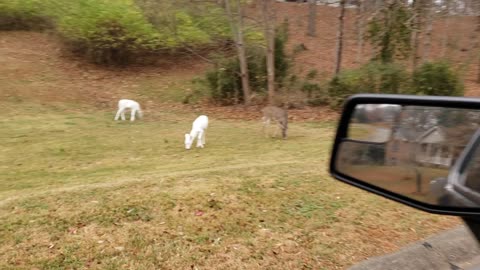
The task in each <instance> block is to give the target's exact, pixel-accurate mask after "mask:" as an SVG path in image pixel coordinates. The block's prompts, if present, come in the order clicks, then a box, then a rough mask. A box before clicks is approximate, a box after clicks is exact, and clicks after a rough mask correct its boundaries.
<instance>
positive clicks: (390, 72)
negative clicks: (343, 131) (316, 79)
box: [328, 62, 411, 107]
mask: <svg viewBox="0 0 480 270" xmlns="http://www.w3.org/2000/svg"><path fill="white" fill-rule="evenodd" d="M410 92H411V91H409V76H408V74H407V72H406V71H405V69H404V68H403V67H401V66H399V65H396V64H392V63H386V64H382V63H377V62H372V63H369V64H367V65H364V66H362V67H360V68H358V69H353V70H346V71H343V72H341V73H340V74H339V75H338V76H336V77H334V78H333V79H332V80H331V81H330V82H329V86H328V95H329V100H330V101H329V103H330V105H331V106H332V107H338V106H340V105H341V104H342V103H343V101H344V100H345V98H347V97H348V96H350V95H353V94H358V93H388V94H406V93H410Z"/></svg>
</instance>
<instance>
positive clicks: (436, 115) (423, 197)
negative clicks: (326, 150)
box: [330, 94, 480, 216]
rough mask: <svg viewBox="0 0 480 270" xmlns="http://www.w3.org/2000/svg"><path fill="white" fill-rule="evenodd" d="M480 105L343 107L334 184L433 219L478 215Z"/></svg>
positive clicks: (370, 103) (353, 103)
mask: <svg viewBox="0 0 480 270" xmlns="http://www.w3.org/2000/svg"><path fill="white" fill-rule="evenodd" d="M479 128H480V100H479V99H470V98H459V97H426V96H403V95H370V94H362V95H355V96H352V97H350V98H349V99H348V100H347V101H346V103H345V106H344V109H343V113H342V116H341V119H340V122H339V125H338V129H337V134H336V137H335V142H334V145H333V150H332V155H331V160H330V173H331V175H332V176H333V177H335V178H336V179H338V180H340V181H343V182H345V183H348V184H351V185H353V186H356V187H359V188H361V189H364V190H367V191H370V192H373V193H375V194H378V195H381V196H384V197H386V198H388V199H391V200H395V201H397V202H400V203H403V204H406V205H409V206H412V207H415V208H417V209H421V210H424V211H427V212H431V213H437V214H449V215H461V216H471V215H480V129H479Z"/></svg>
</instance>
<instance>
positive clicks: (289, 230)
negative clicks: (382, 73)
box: [0, 101, 459, 269]
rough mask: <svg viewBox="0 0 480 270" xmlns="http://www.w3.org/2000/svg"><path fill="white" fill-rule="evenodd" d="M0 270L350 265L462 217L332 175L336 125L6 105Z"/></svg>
mask: <svg viewBox="0 0 480 270" xmlns="http://www.w3.org/2000/svg"><path fill="white" fill-rule="evenodd" d="M1 106H2V108H3V116H2V118H1V119H0V141H1V147H0V239H2V241H0V269H342V268H345V267H348V266H349V265H351V264H353V263H354V262H358V261H360V260H363V259H365V258H366V257H369V256H372V255H380V254H384V253H386V252H389V251H393V250H396V249H398V248H399V247H401V246H403V245H405V244H407V243H410V242H412V241H414V240H418V239H420V238H422V237H425V236H428V235H430V234H432V233H435V232H438V231H441V230H444V229H446V228H449V227H452V226H454V225H455V224H458V223H459V221H458V220H457V219H456V218H450V217H441V216H435V215H429V214H424V213H420V212H418V211H415V210H413V209H410V208H407V207H403V206H400V205H398V204H395V203H392V202H389V201H386V200H385V199H382V198H379V197H376V196H373V195H370V194H368V193H366V192H363V191H360V190H357V189H354V188H351V187H349V186H347V185H345V184H342V183H339V182H337V181H334V180H333V179H331V178H330V176H329V175H328V173H327V170H326V168H327V163H328V155H329V151H330V143H331V139H332V136H333V132H334V126H333V124H328V123H327V124H324V123H313V122H310V123H308V122H307V123H292V124H291V125H290V133H289V138H288V139H287V140H285V141H283V140H280V139H270V138H265V137H263V136H262V135H261V133H260V128H261V125H260V123H259V122H256V121H226V120H218V119H216V116H215V115H209V116H210V119H211V120H210V121H211V123H210V128H209V130H208V132H207V144H206V148H205V149H193V150H190V151H186V150H184V148H183V134H184V133H186V132H188V131H189V128H190V126H191V121H192V120H193V119H194V117H195V115H196V114H193V113H190V112H185V111H180V110H175V109H171V110H169V111H167V110H162V109H161V108H150V109H149V110H147V111H146V112H145V119H143V120H142V121H138V122H135V123H130V122H114V121H113V116H114V115H113V114H114V112H113V111H108V112H107V111H102V110H98V109H95V108H93V107H86V106H83V107H81V106H80V105H78V104H67V103H62V104H57V105H53V104H47V105H40V104H39V103H34V102H20V103H18V102H13V101H11V102H10V101H9V102H2V103H1Z"/></svg>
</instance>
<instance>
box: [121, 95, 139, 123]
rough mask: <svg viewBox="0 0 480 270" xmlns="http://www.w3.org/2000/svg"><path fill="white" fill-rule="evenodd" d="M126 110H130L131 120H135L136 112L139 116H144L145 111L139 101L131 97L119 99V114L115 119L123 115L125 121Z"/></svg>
mask: <svg viewBox="0 0 480 270" xmlns="http://www.w3.org/2000/svg"><path fill="white" fill-rule="evenodd" d="M126 110H130V121H135V114H136V113H138V117H140V118H142V117H143V112H142V109H141V108H140V104H138V102H136V101H134V100H130V99H120V100H119V101H118V111H117V115H115V121H117V120H118V118H119V117H120V116H121V117H122V120H123V121H125V111H126Z"/></svg>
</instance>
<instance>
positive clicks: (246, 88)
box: [224, 0, 251, 105]
mask: <svg viewBox="0 0 480 270" xmlns="http://www.w3.org/2000/svg"><path fill="white" fill-rule="evenodd" d="M230 1H231V0H225V2H224V5H225V11H226V13H227V16H228V18H229V20H230V28H231V30H232V34H233V40H234V42H235V48H236V49H237V55H238V61H239V62H240V77H241V80H242V91H243V97H244V103H245V105H250V97H251V94H250V93H251V91H250V79H249V77H248V63H247V53H246V51H245V41H244V36H243V30H244V25H243V17H244V14H243V7H242V4H241V3H240V0H235V7H236V9H237V10H236V14H234V13H233V12H232V4H231V2H230Z"/></svg>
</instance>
